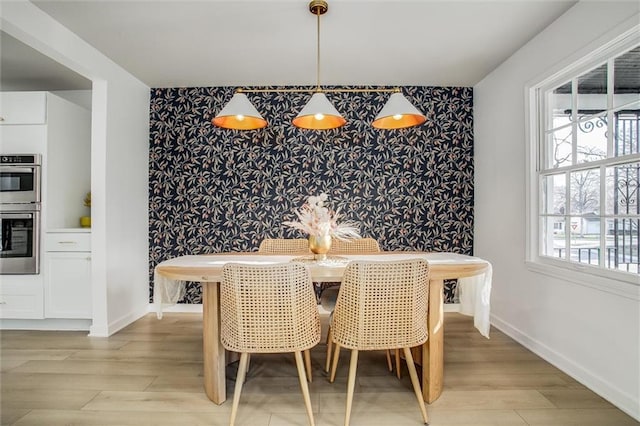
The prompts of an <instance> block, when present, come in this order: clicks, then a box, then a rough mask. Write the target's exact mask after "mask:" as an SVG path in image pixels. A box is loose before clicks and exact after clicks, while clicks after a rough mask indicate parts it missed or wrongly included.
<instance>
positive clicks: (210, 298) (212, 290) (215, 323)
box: [202, 283, 227, 405]
mask: <svg viewBox="0 0 640 426" xmlns="http://www.w3.org/2000/svg"><path fill="white" fill-rule="evenodd" d="M202 290H203V291H202V342H203V348H202V353H203V356H204V391H205V393H206V394H207V397H208V398H209V399H210V400H211V401H213V402H215V403H216V404H218V405H219V404H222V403H223V402H224V401H225V400H226V399H227V389H226V383H225V380H226V377H225V353H224V347H223V346H222V343H221V342H220V286H219V285H218V283H202Z"/></svg>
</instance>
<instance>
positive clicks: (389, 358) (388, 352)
mask: <svg viewBox="0 0 640 426" xmlns="http://www.w3.org/2000/svg"><path fill="white" fill-rule="evenodd" d="M385 352H386V353H387V368H388V369H389V371H393V365H392V364H391V349H387V350H386V351H385Z"/></svg>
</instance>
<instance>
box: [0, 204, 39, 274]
mask: <svg viewBox="0 0 640 426" xmlns="http://www.w3.org/2000/svg"><path fill="white" fill-rule="evenodd" d="M0 231H1V238H0V243H1V244H0V274H39V273H40V204H33V203H32V204H11V205H9V204H3V205H2V210H0Z"/></svg>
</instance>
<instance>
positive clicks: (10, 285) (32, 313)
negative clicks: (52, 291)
mask: <svg viewBox="0 0 640 426" xmlns="http://www.w3.org/2000/svg"><path fill="white" fill-rule="evenodd" d="M38 277H39V275H3V276H2V278H0V318H6V319H42V318H44V293H43V289H42V281H40V280H39V279H38Z"/></svg>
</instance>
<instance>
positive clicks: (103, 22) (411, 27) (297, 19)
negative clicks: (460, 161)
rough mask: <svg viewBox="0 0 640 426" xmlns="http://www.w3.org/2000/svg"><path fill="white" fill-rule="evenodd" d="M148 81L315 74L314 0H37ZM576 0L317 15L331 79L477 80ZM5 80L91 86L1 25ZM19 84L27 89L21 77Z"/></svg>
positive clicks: (364, 6)
mask: <svg viewBox="0 0 640 426" xmlns="http://www.w3.org/2000/svg"><path fill="white" fill-rule="evenodd" d="M33 3H34V4H35V5H36V6H37V7H39V8H40V9H42V10H43V11H44V12H46V13H47V14H49V15H51V16H52V17H53V18H54V19H56V20H57V21H59V22H60V23H62V24H63V25H64V26H66V27H67V28H69V29H70V30H71V31H73V32H74V33H76V34H77V35H78V36H79V37H81V38H82V39H84V40H86V41H87V42H88V43H89V44H91V45H93V46H94V47H95V48H97V49H98V50H100V51H101V52H102V53H104V54H105V55H106V56H108V57H109V58H111V59H112V60H113V61H114V62H116V63H118V64H120V65H121V66H122V67H123V68H125V69H126V70H128V71H129V72H130V73H131V74H133V75H135V76H136V77H137V78H138V79H140V80H141V81H143V82H144V83H145V84H147V85H148V86H150V87H181V86H265V85H314V84H315V83H316V81H317V72H316V70H317V63H316V53H317V52H316V45H317V27H316V16H314V15H313V14H312V13H311V12H309V9H308V2H307V1H306V0H285V1H268V0H258V1H245V0H232V1H229V0H227V1H222V0H200V1H189V0H174V1H170V0H165V1H149V0H146V1H144V0H143V1H128V0H120V1H115V0H74V1H61V0H55V1H54V0H49V1H33ZM575 3H576V2H575V1H554V0H501V1H495V0H494V1H481V0H454V1H451V0H449V1H435V0H421V1H420V0H411V1H409V0H395V1H391V0H389V1H381V0H373V1H372V0H333V1H329V10H328V12H327V13H326V14H325V15H323V16H322V17H321V18H320V19H321V20H320V24H321V25H320V29H321V36H320V47H321V59H320V83H321V84H322V85H325V86H328V85H422V86H428V85H435V86H473V85H475V84H476V83H478V82H479V81H480V80H482V78H484V77H485V76H486V75H487V74H488V73H490V72H491V71H492V70H493V69H494V68H495V67H497V66H498V65H499V64H500V63H502V62H503V61H504V60H505V59H507V58H508V57H509V56H510V55H512V54H513V53H514V52H515V51H516V50H518V49H519V48H520V47H521V46H522V45H524V44H525V43H526V42H527V41H528V40H530V39H531V38H532V37H533V36H535V35H536V34H537V33H539V32H540V31H542V29H544V28H545V27H546V26H548V25H549V24H550V23H551V22H553V21H554V20H555V19H556V18H557V17H558V16H560V15H561V14H563V13H564V12H565V11H566V10H567V9H569V8H570V7H571V6H572V5H573V4H575ZM1 47H2V51H1V60H2V62H1V65H2V70H1V71H2V72H1V73H0V76H1V80H0V84H1V85H2V87H3V90H6V89H4V88H5V87H8V86H7V83H8V82H11V84H13V85H16V84H18V83H19V82H20V80H22V81H23V86H25V87H26V86H28V85H29V84H30V83H29V82H31V83H33V84H34V85H39V87H37V88H35V89H31V90H53V89H51V88H47V87H43V85H44V86H46V84H47V83H48V82H50V84H51V85H53V86H55V90H62V89H64V88H67V89H75V88H87V84H88V85H89V87H90V82H87V81H86V80H85V79H83V78H82V77H81V76H78V75H77V74H75V73H72V72H71V71H69V70H66V69H65V68H63V67H60V65H59V64H57V63H55V62H53V61H51V60H49V59H47V58H44V57H42V55H40V54H39V53H38V52H36V51H34V50H32V49H30V48H29V47H27V46H25V45H23V44H22V43H20V42H19V41H17V40H15V39H13V38H12V37H9V36H7V35H6V34H2V45H1ZM21 90H28V88H24V89H21Z"/></svg>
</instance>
